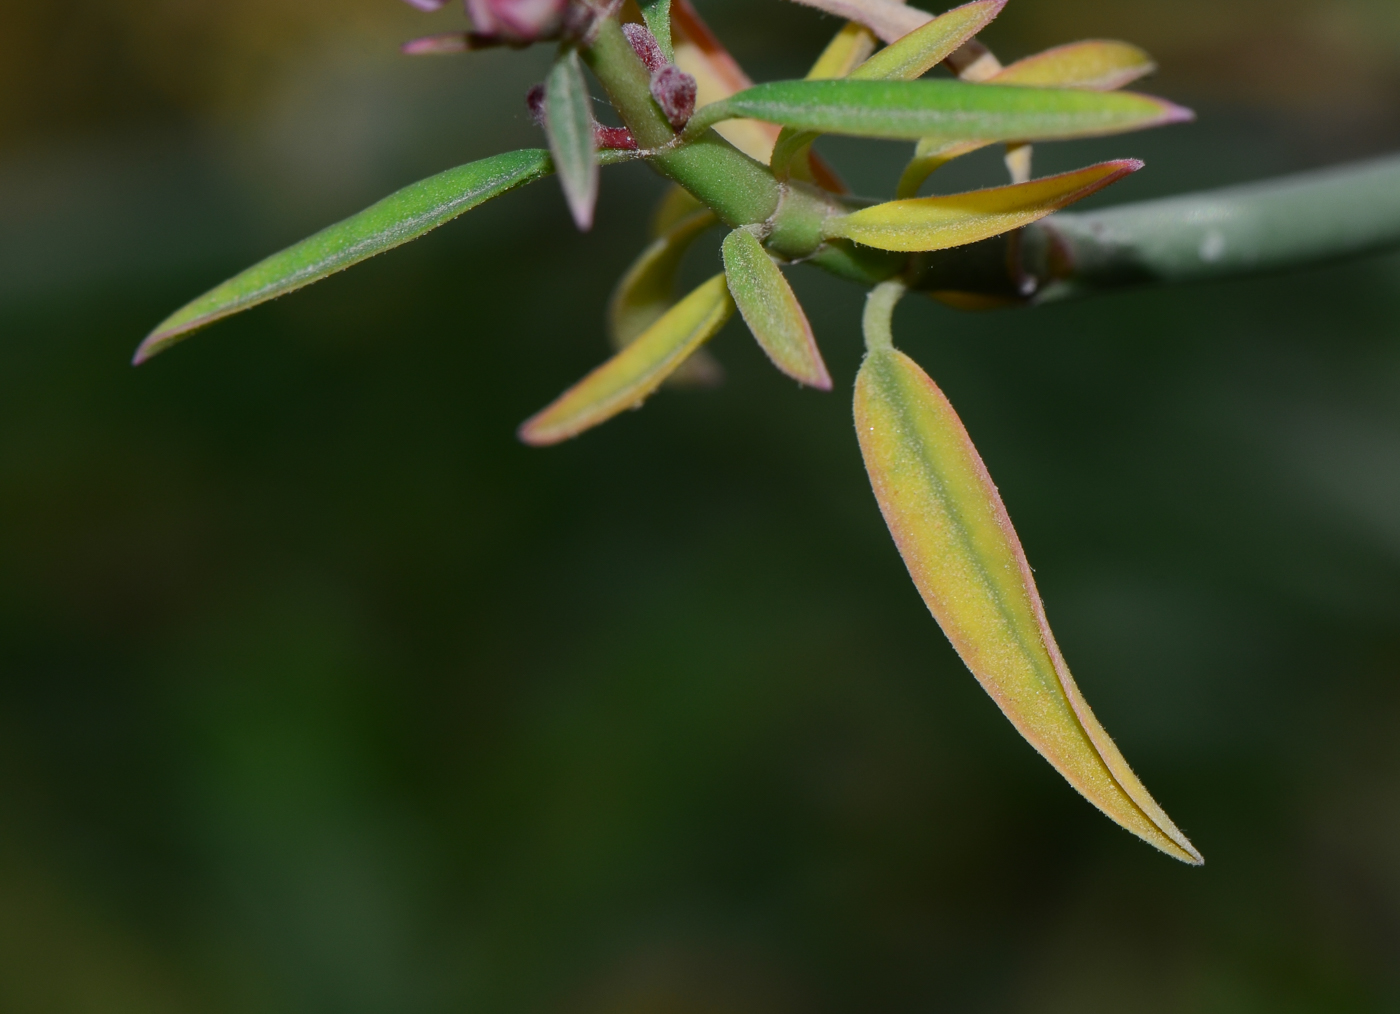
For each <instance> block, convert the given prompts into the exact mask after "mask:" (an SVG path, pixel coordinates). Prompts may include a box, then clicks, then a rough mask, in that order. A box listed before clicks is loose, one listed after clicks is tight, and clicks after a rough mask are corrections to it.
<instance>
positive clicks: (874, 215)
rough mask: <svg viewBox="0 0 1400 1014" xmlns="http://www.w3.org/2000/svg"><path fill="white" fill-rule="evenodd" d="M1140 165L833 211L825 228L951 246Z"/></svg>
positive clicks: (1000, 229)
mask: <svg viewBox="0 0 1400 1014" xmlns="http://www.w3.org/2000/svg"><path fill="white" fill-rule="evenodd" d="M1141 168H1142V163H1141V162H1139V161H1137V160H1136V159H1120V160H1118V161H1114V162H1102V163H1100V164H1099V165H1095V166H1090V167H1088V168H1087V169H1078V170H1076V171H1074V172H1069V173H1062V174H1060V175H1059V176H1047V177H1045V178H1043V179H1038V180H1032V181H1031V182H1029V183H1017V184H1013V185H1011V186H1009V187H994V188H992V189H989V190H973V191H970V192H968V193H964V194H949V195H947V196H945V197H916V198H911V199H909V200H903V201H889V202H888V203H886V204H877V205H875V206H874V207H872V208H862V209H861V210H860V211H857V212H854V213H852V214H849V215H836V216H832V217H831V218H829V219H827V220H826V223H825V225H824V227H823V230H822V233H823V235H824V236H826V238H828V239H849V240H854V241H855V242H857V243H862V244H864V245H865V246H872V247H876V248H877V249H880V250H898V251H910V252H912V251H919V250H946V249H948V248H949V247H955V246H964V245H965V244H968V243H975V242H977V241H978V240H982V239H988V238H990V237H992V236H999V235H1001V234H1002V233H1004V232H1010V231H1011V230H1013V229H1019V228H1021V227H1022V226H1026V225H1029V224H1030V223H1031V222H1034V221H1037V220H1038V219H1041V218H1044V217H1045V216H1046V215H1048V214H1050V213H1051V212H1054V211H1058V210H1059V209H1061V208H1063V207H1065V206H1066V205H1069V204H1073V203H1074V202H1075V201H1078V200H1080V199H1082V198H1085V197H1088V196H1089V195H1090V194H1092V193H1094V192H1096V191H1098V190H1102V189H1103V188H1104V187H1106V186H1108V185H1109V184H1111V183H1115V182H1117V181H1118V180H1120V179H1122V178H1123V177H1124V176H1127V175H1128V174H1129V173H1134V172H1137V171H1138V170H1139V169H1141Z"/></svg>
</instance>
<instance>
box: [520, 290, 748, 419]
mask: <svg viewBox="0 0 1400 1014" xmlns="http://www.w3.org/2000/svg"><path fill="white" fill-rule="evenodd" d="M733 313H734V300H733V299H731V298H730V296H729V287H728V286H727V285H726V284H725V281H724V275H722V274H719V275H715V277H713V278H711V279H710V280H709V281H708V282H705V283H704V284H703V285H701V286H700V287H699V288H698V289H696V290H695V291H694V292H692V293H691V294H690V295H688V296H686V297H685V298H684V299H682V300H681V301H680V302H679V303H677V304H676V305H675V306H674V307H672V308H671V310H670V311H669V312H668V313H667V314H666V315H665V316H664V317H662V318H661V319H660V320H658V321H657V322H656V323H655V324H653V325H652V326H651V327H650V328H648V329H647V331H646V333H645V334H643V335H642V336H641V337H639V338H638V339H637V340H636V341H634V342H633V343H632V344H630V345H628V346H627V347H626V348H625V349H623V350H622V351H621V352H619V353H617V355H615V356H613V357H612V358H611V359H609V360H608V361H607V362H606V363H604V364H603V365H602V366H600V367H598V368H597V369H596V370H594V371H593V372H592V373H590V374H589V375H588V376H586V377H584V378H583V379H582V380H580V381H579V382H578V383H577V384H575V385H574V386H573V387H571V388H569V389H568V390H567V391H565V392H564V393H563V394H561V395H560V396H559V397H558V398H556V399H555V400H554V402H552V403H551V404H550V405H549V406H548V407H546V408H545V409H543V410H542V411H540V412H539V413H537V414H536V415H534V416H532V417H530V418H529V419H527V420H526V421H525V422H524V423H523V424H521V426H520V430H519V433H518V435H519V437H520V439H521V440H522V441H524V442H525V443H527V444H531V445H534V446H536V447H543V446H546V445H548V444H557V443H559V442H560V441H563V440H568V439H569V438H570V437H574V436H578V434H580V433H582V432H583V431H584V430H586V429H589V428H591V427H593V426H597V425H598V424H599V423H602V422H606V421H607V420H609V419H611V418H612V417H613V416H615V415H617V414H618V413H619V412H622V411H624V410H626V409H629V408H637V407H639V406H640V405H641V404H642V402H643V401H645V400H646V398H647V396H648V395H650V394H651V393H652V392H653V391H655V390H656V389H657V387H659V386H660V385H661V382H662V381H663V380H665V379H666V377H667V376H668V375H669V374H671V373H672V372H673V371H675V370H676V368H677V367H679V366H680V365H681V364H682V363H684V362H685V360H686V357H687V356H689V355H690V354H691V353H692V352H694V351H695V350H696V349H698V348H699V347H700V346H701V345H703V344H704V343H705V342H707V341H708V340H709V339H710V338H712V337H713V336H714V334H715V332H717V331H718V330H719V329H720V328H721V327H723V326H724V323H725V321H727V320H728V319H729V318H730V316H732V315H733Z"/></svg>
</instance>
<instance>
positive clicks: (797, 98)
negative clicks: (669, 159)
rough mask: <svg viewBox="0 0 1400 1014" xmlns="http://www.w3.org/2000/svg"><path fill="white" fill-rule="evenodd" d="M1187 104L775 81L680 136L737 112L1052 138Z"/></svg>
mask: <svg viewBox="0 0 1400 1014" xmlns="http://www.w3.org/2000/svg"><path fill="white" fill-rule="evenodd" d="M1191 115H1192V114H1191V113H1190V111H1189V110H1186V109H1183V108H1182V107H1180V106H1177V105H1174V104H1172V103H1170V102H1168V101H1166V100H1165V99H1158V98H1153V97H1151V96H1147V95H1138V94H1136V93H1133V92H1109V93H1106V94H1099V93H1096V92H1084V91H1073V90H1068V89H1051V88H1015V87H998V88H992V87H988V86H986V85H975V84H967V83H966V82H963V81H934V80H921V81H853V80H851V79H849V78H847V79H845V80H841V81H775V82H772V83H769V84H761V85H755V86H754V87H753V88H749V89H747V90H745V91H742V92H739V93H738V94H737V95H733V96H731V97H729V98H728V99H725V100H723V101H721V102H716V103H714V104H713V105H710V106H706V107H705V108H703V109H700V110H699V111H697V112H696V114H695V116H694V118H693V119H691V121H690V124H689V125H688V126H687V127H686V130H685V136H687V137H696V136H698V135H699V134H701V133H703V132H704V131H705V130H706V129H708V128H709V127H712V126H714V125H715V124H716V123H719V122H721V121H723V120H727V119H732V118H735V117H752V118H755V119H760V120H766V121H768V122H771V123H778V124H782V125H783V126H785V127H796V128H801V129H803V130H816V131H821V132H823V133H828V134H846V135H850V136H852V137H881V138H889V139H892V140H899V139H907V140H917V139H919V138H926V137H935V136H937V137H943V138H946V139H948V140H956V139H961V138H969V137H975V138H979V139H981V140H984V141H1052V140H1065V139H1069V138H1077V137H1099V136H1103V135H1107V134H1118V133H1123V132H1125V131H1130V130H1142V129H1144V128H1147V127H1156V126H1161V125H1163V124H1167V123H1178V122H1181V121H1183V120H1189V119H1190V118H1191Z"/></svg>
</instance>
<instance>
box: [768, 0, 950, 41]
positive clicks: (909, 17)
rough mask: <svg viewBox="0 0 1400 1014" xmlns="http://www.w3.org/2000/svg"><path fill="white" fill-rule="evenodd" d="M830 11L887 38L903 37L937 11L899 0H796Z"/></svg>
mask: <svg viewBox="0 0 1400 1014" xmlns="http://www.w3.org/2000/svg"><path fill="white" fill-rule="evenodd" d="M796 2H797V3H800V4H804V5H805V6H807V7H815V8H816V9H817V10H819V11H825V12H826V13H827V14H835V15H836V16H837V17H838V18H845V19H846V20H847V21H858V22H860V23H861V24H862V25H866V26H867V27H869V28H870V30H871V31H873V32H874V33H875V34H876V35H878V36H879V37H880V38H881V39H883V40H884V41H885V42H894V41H895V40H897V39H900V38H903V37H904V36H906V35H908V34H909V33H910V32H912V31H914V29H916V28H918V27H919V26H920V25H922V24H924V23H925V22H927V21H928V20H929V19H930V18H932V17H933V15H931V14H929V13H928V12H927V11H921V10H919V9H918V8H917V7H905V6H904V4H903V3H896V2H895V0H796Z"/></svg>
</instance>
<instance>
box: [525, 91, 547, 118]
mask: <svg viewBox="0 0 1400 1014" xmlns="http://www.w3.org/2000/svg"><path fill="white" fill-rule="evenodd" d="M544 95H545V91H544V85H542V84H537V85H535V86H534V87H533V88H531V89H530V90H529V91H528V92H526V93H525V105H526V107H527V108H528V109H529V110H530V119H532V120H534V121H535V126H537V127H541V128H542V127H544Z"/></svg>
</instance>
